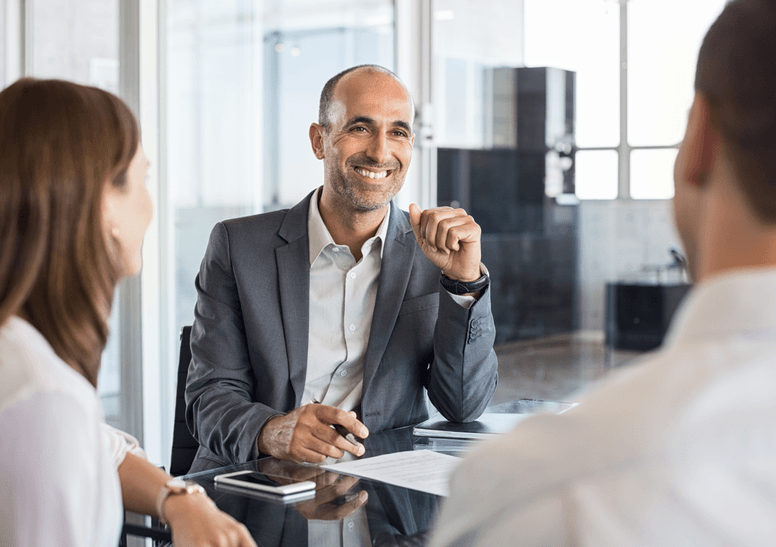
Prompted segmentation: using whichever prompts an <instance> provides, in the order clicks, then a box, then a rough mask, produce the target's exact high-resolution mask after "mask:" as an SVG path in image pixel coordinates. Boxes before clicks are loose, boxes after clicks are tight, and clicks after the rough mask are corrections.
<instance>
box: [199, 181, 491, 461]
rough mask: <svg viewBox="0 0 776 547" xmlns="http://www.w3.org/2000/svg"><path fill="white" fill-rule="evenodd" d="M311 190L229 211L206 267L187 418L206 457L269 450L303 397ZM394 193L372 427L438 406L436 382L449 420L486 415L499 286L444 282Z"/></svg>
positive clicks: (372, 375)
mask: <svg viewBox="0 0 776 547" xmlns="http://www.w3.org/2000/svg"><path fill="white" fill-rule="evenodd" d="M311 195H312V194H310V195H308V196H307V197H306V198H305V199H304V200H302V202H300V203H299V204H297V205H296V206H295V207H293V208H292V209H288V210H283V211H274V212H270V213H265V214H261V215H254V216H249V217H244V218H236V219H232V220H228V221H225V222H221V223H219V224H217V225H216V226H215V228H213V232H212V233H211V235H210V242H209V243H208V248H207V251H206V253H205V258H204V259H203V261H202V266H201V269H200V272H199V275H198V276H197V280H196V287H197V293H198V298H197V305H196V308H195V320H194V325H193V328H192V332H191V355H192V360H191V365H190V366H189V374H188V380H187V382H186V422H187V423H188V426H189V429H190V430H191V432H192V433H193V435H194V437H195V438H196V439H197V440H198V441H199V444H200V448H199V451H198V452H197V460H200V459H203V458H204V459H206V460H209V461H210V464H206V463H205V462H201V463H203V464H205V465H198V464H197V460H195V465H194V467H193V468H192V469H199V468H204V467H212V464H213V463H217V464H221V465H224V464H227V463H238V462H244V461H248V460H251V459H255V458H257V457H258V456H259V454H258V449H257V447H256V439H257V438H258V435H259V433H260V432H261V429H262V427H263V426H264V424H265V423H266V421H267V420H268V419H269V418H271V417H272V416H275V415H277V414H280V413H285V412H289V411H291V410H293V409H294V408H297V407H298V406H300V405H301V404H302V401H301V398H302V393H303V391H304V385H305V374H306V371H307V342H308V329H309V308H310V306H309V296H310V290H309V284H310V260H309V239H308V235H307V212H308V208H309V203H310V197H311ZM439 276H440V272H439V269H438V268H436V267H435V266H434V265H433V264H431V262H430V261H429V260H428V259H427V258H426V256H425V255H424V254H423V252H422V251H421V250H420V248H419V247H418V245H417V242H416V241H415V236H414V234H413V232H412V227H411V226H410V223H409V220H408V216H407V213H405V212H403V211H401V210H400V209H399V208H398V207H396V206H395V205H393V206H392V207H391V217H390V219H389V223H388V235H387V237H386V241H385V242H384V248H383V260H382V268H381V272H380V276H379V278H378V289H377V297H376V302H375V310H374V317H373V319H372V329H371V332H370V336H369V341H368V344H367V349H366V354H365V357H364V384H363V394H362V402H361V417H362V421H363V422H364V425H366V426H367V427H368V428H369V430H370V431H373V432H377V431H380V430H383V429H390V428H395V427H401V426H405V425H409V424H415V423H418V422H421V421H423V420H425V419H427V417H428V411H427V407H426V401H425V396H424V391H423V390H424V388H425V389H426V390H427V391H428V395H429V398H430V400H431V402H432V403H433V404H434V406H435V407H436V408H437V409H439V411H440V412H441V413H442V414H443V415H444V416H445V417H446V418H447V419H449V420H452V421H457V422H463V421H471V420H475V419H477V418H478V417H479V416H480V414H481V413H482V412H483V410H485V407H486V406H487V405H488V403H489V402H490V399H491V397H492V396H493V392H494V391H495V389H496V383H497V380H498V377H497V363H496V355H495V353H494V352H493V341H494V339H495V326H494V324H493V317H492V314H491V310H490V291H489V290H487V289H486V290H485V291H484V293H483V295H482V296H481V297H480V299H479V300H478V301H477V302H476V303H475V304H474V305H473V306H472V307H471V308H470V309H468V310H467V309H465V308H463V307H462V306H460V305H458V304H457V303H456V302H455V301H454V300H453V299H452V298H451V297H450V295H449V293H447V291H445V290H444V289H443V288H442V287H441V285H440V283H439Z"/></svg>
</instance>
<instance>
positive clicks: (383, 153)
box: [366, 132, 391, 165]
mask: <svg viewBox="0 0 776 547" xmlns="http://www.w3.org/2000/svg"><path fill="white" fill-rule="evenodd" d="M366 153H367V156H368V157H369V159H371V160H374V161H375V162H377V163H379V164H380V165H383V164H384V163H387V162H388V161H389V160H390V159H391V149H390V147H389V146H388V138H387V137H386V135H385V134H384V133H382V132H380V133H376V134H375V135H374V136H373V137H372V138H371V139H369V146H368V147H367V151H366Z"/></svg>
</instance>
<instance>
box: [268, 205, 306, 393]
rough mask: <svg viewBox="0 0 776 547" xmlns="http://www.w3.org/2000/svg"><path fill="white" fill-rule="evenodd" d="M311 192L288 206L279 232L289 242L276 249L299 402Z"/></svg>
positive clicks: (290, 369) (303, 364) (292, 374)
mask: <svg viewBox="0 0 776 547" xmlns="http://www.w3.org/2000/svg"><path fill="white" fill-rule="evenodd" d="M311 195H312V193H311V194H309V195H308V196H307V197H306V198H305V199H304V200H302V201H301V202H300V203H298V204H297V205H296V206H294V207H293V208H292V209H291V210H289V212H288V214H286V216H285V218H284V219H283V223H282V224H281V226H280V230H279V231H278V235H279V236H280V237H282V238H283V239H285V240H286V241H287V245H284V246H281V247H278V248H277V249H275V258H276V260H277V266H278V285H279V288H280V312H281V317H282V319H283V333H284V335H285V338H286V352H287V354H288V374H289V378H290V381H291V387H292V388H293V390H294V396H295V401H296V406H299V404H300V401H301V399H302V394H303V392H304V383H305V377H306V375H307V344H308V340H309V331H310V243H309V241H310V239H309V237H308V235H307V212H308V210H309V206H310V196H311Z"/></svg>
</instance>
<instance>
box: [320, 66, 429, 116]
mask: <svg viewBox="0 0 776 547" xmlns="http://www.w3.org/2000/svg"><path fill="white" fill-rule="evenodd" d="M386 77H389V78H391V79H393V80H394V81H395V82H397V83H399V84H400V85H401V87H402V88H403V89H404V92H405V93H406V94H407V98H408V100H409V102H410V104H411V105H412V120H414V119H415V104H414V102H413V101H412V95H410V92H409V90H408V89H407V86H405V85H404V82H402V81H401V79H399V77H398V76H397V75H396V74H395V73H393V72H392V71H390V70H388V69H387V68H385V67H382V66H380V65H358V66H354V67H350V68H347V69H345V70H343V71H342V72H340V73H339V74H337V75H335V76H333V77H332V78H330V79H329V81H328V82H326V85H324V86H323V90H322V91H321V100H320V103H319V105H318V124H319V125H321V126H322V127H323V128H324V129H325V130H326V131H328V130H329V129H330V127H331V116H332V110H333V105H334V103H335V102H336V101H337V96H338V93H337V88H338V84H339V83H340V81H341V80H349V79H354V78H355V79H357V80H358V81H359V83H360V82H363V80H364V79H366V80H375V79H376V80H378V81H379V80H380V79H384V78H386ZM374 83H377V82H374ZM412 120H411V122H412Z"/></svg>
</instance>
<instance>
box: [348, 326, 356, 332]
mask: <svg viewBox="0 0 776 547" xmlns="http://www.w3.org/2000/svg"><path fill="white" fill-rule="evenodd" d="M348 328H349V329H350V332H356V326H355V325H350V327H348Z"/></svg>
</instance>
